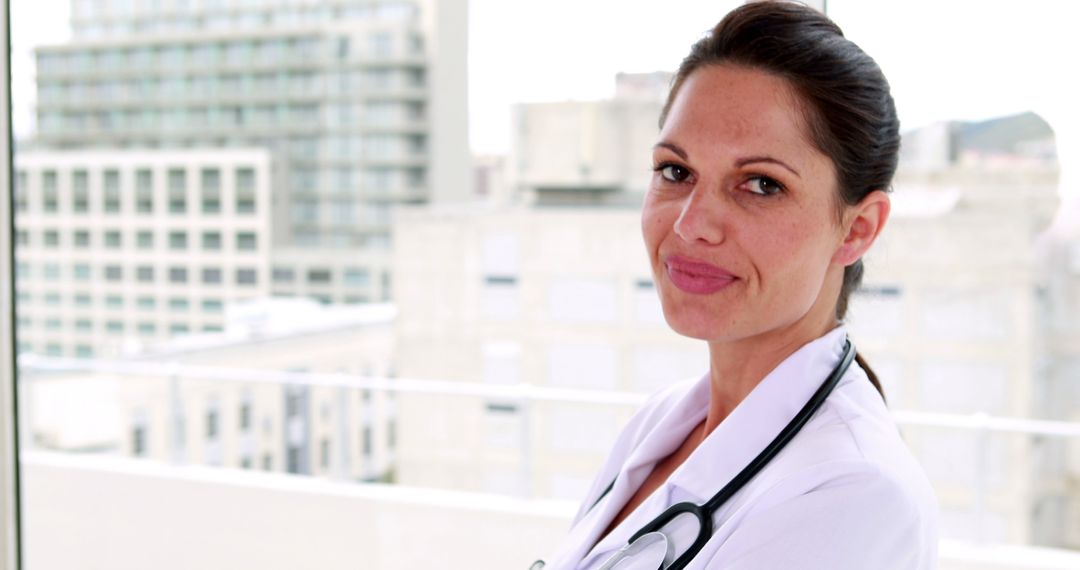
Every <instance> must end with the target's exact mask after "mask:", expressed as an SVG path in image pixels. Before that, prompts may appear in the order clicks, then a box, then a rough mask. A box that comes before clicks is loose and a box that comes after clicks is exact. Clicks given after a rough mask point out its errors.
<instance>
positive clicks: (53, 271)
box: [43, 263, 60, 281]
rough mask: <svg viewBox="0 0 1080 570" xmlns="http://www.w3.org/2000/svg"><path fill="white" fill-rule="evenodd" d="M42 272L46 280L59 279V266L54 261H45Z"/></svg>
mask: <svg viewBox="0 0 1080 570" xmlns="http://www.w3.org/2000/svg"><path fill="white" fill-rule="evenodd" d="M43 274H44V276H45V280H46V281H59V280H60V266H59V265H58V264H56V263H46V264H45V267H44V271H43Z"/></svg>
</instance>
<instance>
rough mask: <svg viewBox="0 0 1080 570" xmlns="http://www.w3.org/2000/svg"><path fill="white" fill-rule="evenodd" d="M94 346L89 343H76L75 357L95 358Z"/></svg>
mask: <svg viewBox="0 0 1080 570" xmlns="http://www.w3.org/2000/svg"><path fill="white" fill-rule="evenodd" d="M93 357H94V348H93V347H92V346H90V345H87V344H76V345H75V358H93Z"/></svg>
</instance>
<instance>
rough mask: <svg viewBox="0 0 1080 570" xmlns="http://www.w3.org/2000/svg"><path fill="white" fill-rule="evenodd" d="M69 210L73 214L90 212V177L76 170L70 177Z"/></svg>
mask: <svg viewBox="0 0 1080 570" xmlns="http://www.w3.org/2000/svg"><path fill="white" fill-rule="evenodd" d="M71 194H72V202H71V209H72V210H74V211H75V212H87V211H89V210H90V175H89V174H88V173H87V172H86V171H85V170H76V171H75V172H74V173H73V174H72V175H71Z"/></svg>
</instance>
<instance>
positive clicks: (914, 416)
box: [19, 356, 1080, 567]
mask: <svg viewBox="0 0 1080 570" xmlns="http://www.w3.org/2000/svg"><path fill="white" fill-rule="evenodd" d="M19 365H20V370H21V372H23V377H24V380H29V381H33V377H34V376H35V375H36V374H41V373H107V374H117V375H132V376H144V377H167V378H177V379H184V380H188V379H192V380H194V379H199V380H212V381H217V382H236V383H262V384H277V385H283V386H284V385H293V386H295V385H304V386H323V387H338V388H353V389H363V390H370V391H373V392H377V391H383V392H387V393H415V394H427V395H445V396H467V397H480V398H491V399H498V400H501V401H517V402H519V403H520V404H521V406H520V410H521V411H522V413H523V414H528V413H530V406H529V404H530V403H532V402H552V403H577V404H582V403H584V404H597V405H615V406H626V407H627V408H633V407H637V406H639V405H641V403H642V402H643V401H644V400H645V398H646V396H645V395H644V394H640V393H629V392H616V391H603V390H582V389H572V388H556V387H547V386H535V385H528V384H519V385H495V384H485V383H481V382H464V381H463V382H457V381H447V380H437V379H419V378H390V377H370V376H359V375H350V374H342V373H314V372H303V373H298V372H286V371H273V370H251V369H237V368H225V367H210V366H192V365H181V364H178V363H172V362H160V361H154V362H146V361H143V362H139V361H129V360H126V361H108V360H84V359H56V358H40V357H29V358H28V357H26V356H24V357H21V358H20V360H19ZM893 416H894V418H895V420H896V422H897V423H898V424H899V425H901V426H910V427H920V428H936V429H948V430H962V431H966V432H970V433H972V434H973V435H974V436H975V440H976V461H977V462H978V463H979V465H986V464H987V458H988V456H989V453H990V441H989V440H990V436H991V435H992V434H1018V435H1027V436H1041V437H1047V438H1066V439H1076V440H1077V441H1080V423H1078V422H1063V421H1051V420H1035V419H1023V418H1009V417H997V416H991V415H989V414H985V413H975V414H946V413H930V412H917V411H907V410H898V411H893ZM524 421H525V423H526V424H527V423H528V418H527V417H526V418H524ZM521 452H522V456H523V464H524V465H526V466H528V465H530V464H531V461H530V457H529V456H530V455H531V450H530V448H529V445H528V443H527V442H526V443H525V444H524V445H523V447H522V450H521ZM985 472H986V469H982V468H979V469H976V477H977V479H976V481H975V486H974V496H975V497H976V503H975V504H976V509H975V510H976V520H977V521H978V522H977V524H978V525H979V527H978V529H977V535H976V538H977V540H976V543H975V544H976V545H977V546H980V547H981V546H985V547H987V548H989V549H995V548H997V549H1000V548H1010V546H1008V545H1000V544H998V545H995V544H989V543H987V542H986V541H984V540H983V537H984V533H983V529H982V526H983V523H982V521H983V519H984V518H985V515H986V512H987V504H988V497H989V492H988V483H987V481H986V475H985ZM946 544H959V545H960V546H955V545H954V546H952V547H949V548H952V550H949V548H946V549H945V550H949V551H950V552H953V553H954V554H955V555H956V557H957V558H956V559H957V560H967V559H968V558H970V557H969V556H968V554H963V553H965V552H969V551H970V549H969V547H968V546H966V545H965V544H966V543H962V542H961V543H950V542H949V541H943V545H946ZM1019 548H1024V547H1019ZM1051 550H1053V549H1051ZM943 552H944V551H943ZM980 552H985V551H980ZM1061 552H1064V553H1066V554H1067V553H1069V552H1070V551H1061ZM956 553H959V554H956ZM1076 554H1077V556H1080V553H1076ZM1070 560H1071V559H1070ZM972 567H974V566H972Z"/></svg>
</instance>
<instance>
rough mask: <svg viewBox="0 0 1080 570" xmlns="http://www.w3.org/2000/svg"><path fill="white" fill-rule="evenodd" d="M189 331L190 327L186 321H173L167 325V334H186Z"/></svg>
mask: <svg viewBox="0 0 1080 570" xmlns="http://www.w3.org/2000/svg"><path fill="white" fill-rule="evenodd" d="M190 331H191V327H189V326H187V324H186V323H173V324H171V325H169V334H174V335H176V334H187V333H188V332H190Z"/></svg>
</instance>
